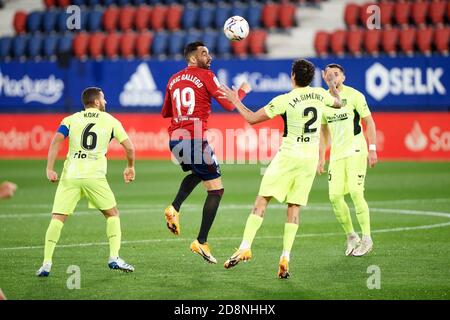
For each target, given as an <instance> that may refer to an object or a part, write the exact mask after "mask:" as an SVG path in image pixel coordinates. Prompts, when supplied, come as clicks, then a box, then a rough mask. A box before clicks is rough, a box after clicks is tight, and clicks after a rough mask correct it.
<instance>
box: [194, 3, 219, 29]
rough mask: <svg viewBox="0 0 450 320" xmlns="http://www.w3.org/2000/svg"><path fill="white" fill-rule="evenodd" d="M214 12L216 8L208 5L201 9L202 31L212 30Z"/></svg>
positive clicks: (200, 25)
mask: <svg viewBox="0 0 450 320" xmlns="http://www.w3.org/2000/svg"><path fill="white" fill-rule="evenodd" d="M214 10H215V7H214V6H212V5H211V4H208V3H206V4H203V5H202V6H201V7H200V11H199V17H200V19H198V27H199V28H200V29H206V28H210V27H211V26H212V23H213V21H214Z"/></svg>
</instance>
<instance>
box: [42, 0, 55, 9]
mask: <svg viewBox="0 0 450 320" xmlns="http://www.w3.org/2000/svg"><path fill="white" fill-rule="evenodd" d="M44 4H45V7H46V8H51V7H54V6H55V5H56V1H55V0H44Z"/></svg>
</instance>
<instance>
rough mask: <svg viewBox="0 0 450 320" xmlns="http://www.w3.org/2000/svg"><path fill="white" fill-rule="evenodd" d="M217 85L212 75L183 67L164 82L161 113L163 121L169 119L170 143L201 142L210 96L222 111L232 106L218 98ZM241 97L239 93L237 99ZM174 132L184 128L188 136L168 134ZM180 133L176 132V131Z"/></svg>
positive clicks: (240, 92)
mask: <svg viewBox="0 0 450 320" xmlns="http://www.w3.org/2000/svg"><path fill="white" fill-rule="evenodd" d="M219 89H220V83H219V80H218V79H217V77H216V76H215V75H214V72H212V71H211V70H207V69H203V68H199V67H191V66H189V67H187V68H186V69H183V70H181V71H180V72H177V73H176V74H174V75H173V76H172V77H171V78H170V79H169V82H168V83H167V87H166V95H165V98H164V104H163V107H162V111H161V114H162V116H163V117H164V118H172V122H171V125H170V127H169V130H168V131H169V135H170V138H171V139H173V140H179V139H188V138H190V139H194V138H195V139H202V138H203V137H204V132H205V130H207V126H208V118H209V114H210V113H211V97H214V98H215V99H216V100H217V102H219V104H220V105H221V106H222V107H223V108H224V109H226V110H229V111H231V110H233V109H234V108H235V107H234V105H232V104H231V103H230V102H229V101H228V100H227V99H225V98H219V97H220V95H221V94H220V92H219ZM244 96H245V92H244V91H243V90H239V98H240V99H242V98H243V97H244ZM177 129H184V130H186V131H187V132H189V134H190V136H189V137H187V136H185V135H184V136H183V138H181V137H180V135H179V134H178V133H177V134H176V136H173V137H172V133H173V132H174V131H175V130H177ZM178 132H180V131H178Z"/></svg>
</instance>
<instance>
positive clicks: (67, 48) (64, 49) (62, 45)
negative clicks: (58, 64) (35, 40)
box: [57, 33, 73, 54]
mask: <svg viewBox="0 0 450 320" xmlns="http://www.w3.org/2000/svg"><path fill="white" fill-rule="evenodd" d="M72 47H73V33H67V34H65V35H63V36H61V37H60V38H59V39H58V44H57V53H58V54H67V53H70V52H72Z"/></svg>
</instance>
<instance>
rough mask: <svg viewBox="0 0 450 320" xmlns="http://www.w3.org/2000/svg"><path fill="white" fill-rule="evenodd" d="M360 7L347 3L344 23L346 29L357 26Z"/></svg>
mask: <svg viewBox="0 0 450 320" xmlns="http://www.w3.org/2000/svg"><path fill="white" fill-rule="evenodd" d="M359 11H360V7H359V5H358V4H356V3H348V4H347V5H346V6H345V11H344V21H345V24H346V25H347V27H352V26H356V25H358V24H359Z"/></svg>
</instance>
